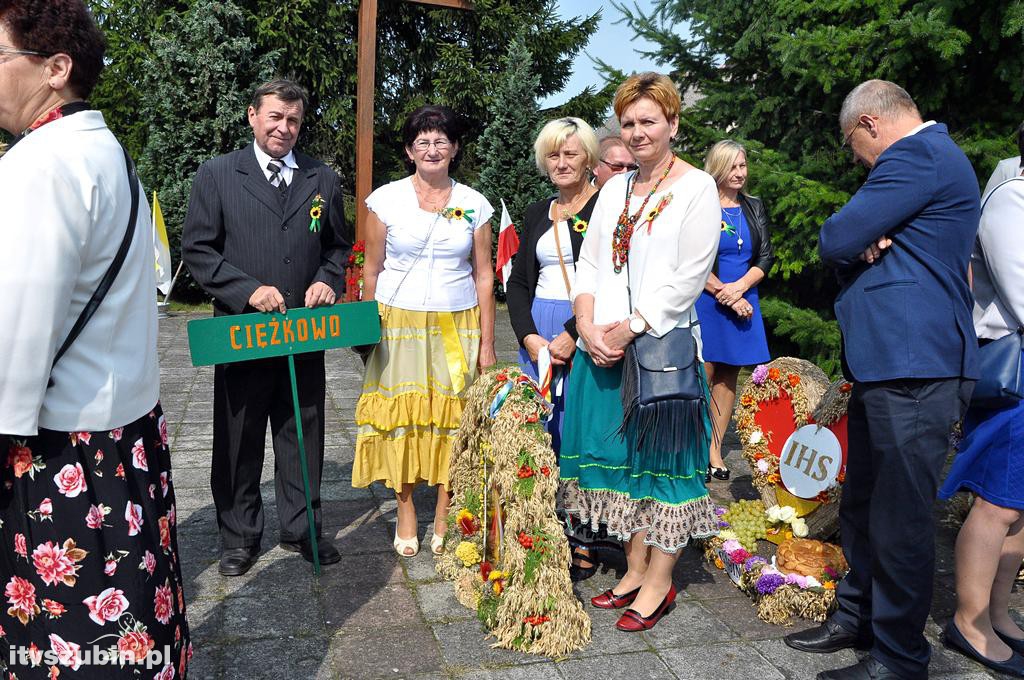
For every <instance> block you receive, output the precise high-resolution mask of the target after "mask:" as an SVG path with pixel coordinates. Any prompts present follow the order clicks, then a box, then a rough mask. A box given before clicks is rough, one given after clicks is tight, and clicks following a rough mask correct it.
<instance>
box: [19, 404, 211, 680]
mask: <svg viewBox="0 0 1024 680" xmlns="http://www.w3.org/2000/svg"><path fill="white" fill-rule="evenodd" d="M0 453H6V459H5V461H4V465H3V467H2V469H0V482H2V483H0V522H2V525H0V540H2V541H3V545H2V549H0V587H2V588H3V589H4V591H3V597H4V600H5V602H6V604H5V606H3V607H0V668H2V669H4V670H5V674H4V676H3V677H4V680H9V678H19V679H26V678H51V679H52V678H58V677H60V678H83V679H84V678H96V679H101V678H102V679H103V680H114V679H118V678H143V679H145V680H150V679H151V678H154V679H156V680H171V679H172V678H184V677H185V675H186V667H187V665H188V660H189V658H190V657H191V655H192V649H191V644H190V642H189V632H188V623H187V622H186V620H185V596H184V592H183V589H182V581H181V565H180V563H179V558H178V541H177V532H176V528H175V524H176V518H175V509H174V489H173V487H172V486H171V456H170V450H169V449H168V448H167V424H166V421H165V420H164V416H163V414H162V412H161V409H160V405H159V404H157V405H156V407H155V408H154V409H153V410H152V411H151V412H150V413H148V414H147V415H145V416H143V417H141V418H139V419H138V420H136V421H135V422H133V423H130V424H128V425H125V426H124V427H119V428H115V429H113V430H111V431H109V432H54V431H50V430H40V432H39V434H38V435H36V436H34V437H28V438H19V437H9V436H0Z"/></svg>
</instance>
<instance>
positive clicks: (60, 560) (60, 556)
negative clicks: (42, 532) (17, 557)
mask: <svg viewBox="0 0 1024 680" xmlns="http://www.w3.org/2000/svg"><path fill="white" fill-rule="evenodd" d="M85 555H86V552H85V551H84V550H82V549H80V548H76V547H75V542H74V541H73V540H71V539H68V541H67V542H65V544H64V546H63V547H62V546H60V545H57V544H56V543H54V542H52V541H47V542H46V543H40V544H39V545H38V546H37V547H36V549H35V550H33V551H32V564H33V565H34V566H35V568H36V573H37V574H39V578H40V579H42V581H43V583H45V584H46V585H48V586H53V585H57V584H58V583H63V584H64V585H67V586H74V585H75V581H76V580H77V578H78V570H79V569H80V567H79V566H78V565H77V564H75V563H76V562H81V561H82V560H83V559H85ZM76 558H77V559H76Z"/></svg>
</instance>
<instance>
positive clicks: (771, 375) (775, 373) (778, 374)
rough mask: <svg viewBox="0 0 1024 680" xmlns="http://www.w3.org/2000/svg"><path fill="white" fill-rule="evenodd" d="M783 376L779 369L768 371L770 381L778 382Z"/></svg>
mask: <svg viewBox="0 0 1024 680" xmlns="http://www.w3.org/2000/svg"><path fill="white" fill-rule="evenodd" d="M781 376H782V371H780V370H779V369H777V368H770V369H768V379H769V380H778V379H779V378H780V377H781Z"/></svg>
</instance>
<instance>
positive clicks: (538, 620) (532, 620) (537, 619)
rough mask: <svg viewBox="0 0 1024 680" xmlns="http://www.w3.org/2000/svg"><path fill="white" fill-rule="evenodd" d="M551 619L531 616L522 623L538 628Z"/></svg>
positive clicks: (536, 615) (538, 615)
mask: <svg viewBox="0 0 1024 680" xmlns="http://www.w3.org/2000/svg"><path fill="white" fill-rule="evenodd" d="M550 620H551V618H550V617H547V616H543V615H541V614H534V615H533V616H527V617H526V618H524V619H523V623H528V624H530V625H531V626H539V625H540V624H542V623H547V622H548V621H550Z"/></svg>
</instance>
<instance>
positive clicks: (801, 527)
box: [790, 518, 807, 538]
mask: <svg viewBox="0 0 1024 680" xmlns="http://www.w3.org/2000/svg"><path fill="white" fill-rule="evenodd" d="M790 526H791V527H792V528H793V535H794V536H796V537H797V538H803V537H804V536H806V535H807V522H805V521H804V520H803V519H800V518H797V519H795V520H793V524H792V525H790Z"/></svg>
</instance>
